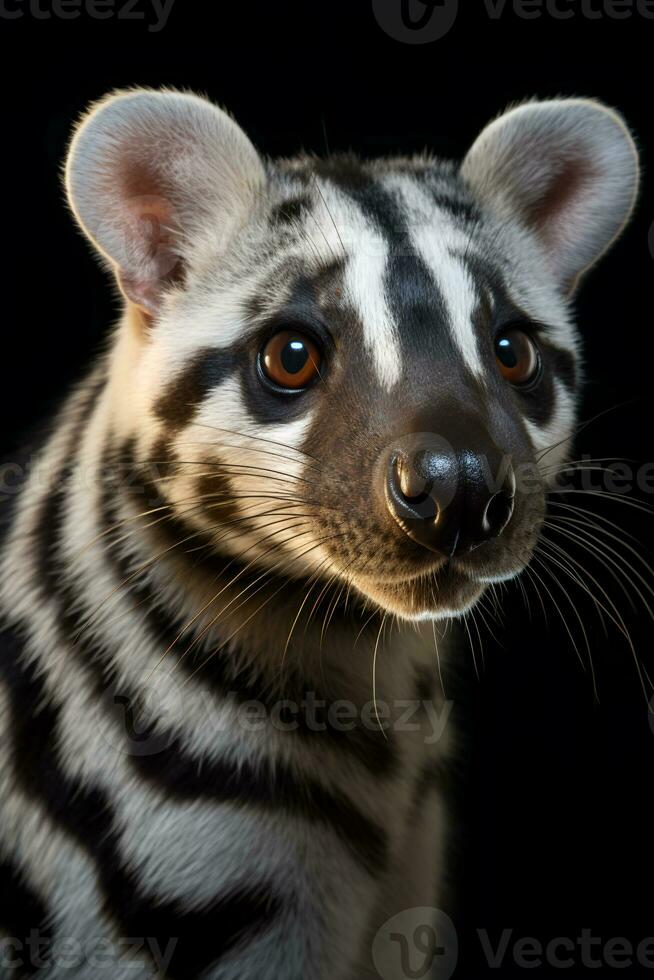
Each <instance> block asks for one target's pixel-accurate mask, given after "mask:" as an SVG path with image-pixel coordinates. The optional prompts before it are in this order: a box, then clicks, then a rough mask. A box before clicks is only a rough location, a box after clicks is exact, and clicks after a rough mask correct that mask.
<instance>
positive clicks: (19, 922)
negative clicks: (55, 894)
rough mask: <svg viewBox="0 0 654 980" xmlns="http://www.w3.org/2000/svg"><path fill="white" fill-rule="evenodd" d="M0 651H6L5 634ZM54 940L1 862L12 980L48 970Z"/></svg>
mask: <svg viewBox="0 0 654 980" xmlns="http://www.w3.org/2000/svg"><path fill="white" fill-rule="evenodd" d="M0 651H3V636H2V635H1V634H0ZM34 932H36V933H38V938H39V940H40V941H41V942H40V945H39V948H38V950H34V951H33V952H32V951H30V948H29V947H28V946H27V943H28V941H29V940H31V939H32V938H33V937H32V934H33V933H34ZM7 940H9V942H8V944H7ZM51 940H52V936H51V931H50V927H49V922H48V912H47V909H46V906H45V903H44V901H43V899H42V898H41V896H40V895H38V894H37V893H36V892H35V891H34V890H33V889H32V888H31V887H30V886H29V885H28V884H27V883H26V881H25V879H24V877H23V875H22V874H21V872H20V871H19V869H18V867H17V866H16V865H15V864H13V862H12V861H10V860H9V859H8V858H4V859H2V860H0V959H3V960H5V961H8V962H11V963H13V964H15V966H14V971H15V972H12V974H11V975H12V977H16V978H19V977H20V978H22V977H31V976H34V974H35V973H37V972H38V970H40V969H41V968H42V967H44V966H45V965H46V964H47V963H48V961H49V959H50V955H51Z"/></svg>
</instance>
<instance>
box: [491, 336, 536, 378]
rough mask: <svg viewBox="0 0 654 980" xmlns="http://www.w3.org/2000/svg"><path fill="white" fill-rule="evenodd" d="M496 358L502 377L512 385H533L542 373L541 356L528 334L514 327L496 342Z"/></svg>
mask: <svg viewBox="0 0 654 980" xmlns="http://www.w3.org/2000/svg"><path fill="white" fill-rule="evenodd" d="M495 357H496V358H497V364H498V367H499V369H500V371H501V372H502V377H503V378H504V379H505V380H506V381H508V382H510V384H512V385H517V386H518V387H523V386H524V385H528V384H531V382H533V381H535V380H536V378H537V377H538V373H539V371H540V354H539V352H538V348H537V347H536V344H535V343H534V341H533V340H532V339H531V337H530V336H528V334H526V333H524V331H522V330H518V329H517V328H515V327H513V328H511V329H510V330H506V331H505V332H504V333H502V334H500V335H499V337H498V338H497V340H496V341H495Z"/></svg>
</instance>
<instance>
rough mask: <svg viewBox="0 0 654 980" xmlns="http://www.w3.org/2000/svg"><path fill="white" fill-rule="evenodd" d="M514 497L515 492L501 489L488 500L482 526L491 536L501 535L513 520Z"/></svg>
mask: <svg viewBox="0 0 654 980" xmlns="http://www.w3.org/2000/svg"><path fill="white" fill-rule="evenodd" d="M513 499H514V498H513V494H512V493H510V492H509V491H508V490H500V492H499V493H496V494H494V495H493V496H492V497H491V499H490V500H489V501H488V504H487V505H486V510H485V511H484V516H483V519H482V527H483V530H484V533H485V534H487V535H488V536H489V537H497V536H498V535H500V534H501V533H502V531H503V530H504V528H505V527H506V525H507V524H508V523H509V521H510V520H511V516H512V514H513Z"/></svg>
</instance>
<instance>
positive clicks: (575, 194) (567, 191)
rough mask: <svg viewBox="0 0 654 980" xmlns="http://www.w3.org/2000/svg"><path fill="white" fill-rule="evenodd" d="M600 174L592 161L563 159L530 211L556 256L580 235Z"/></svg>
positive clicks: (531, 220) (534, 223) (541, 235)
mask: <svg viewBox="0 0 654 980" xmlns="http://www.w3.org/2000/svg"><path fill="white" fill-rule="evenodd" d="M599 177H600V174H599V173H597V172H596V171H595V170H594V169H593V167H592V166H590V165H589V163H588V160H585V159H580V158H577V159H576V160H575V159H572V160H571V159H559V161H558V167H556V169H555V171H554V176H553V178H552V179H550V180H549V182H548V183H547V185H546V186H545V187H544V189H543V193H542V194H541V195H540V196H539V197H537V199H536V200H535V201H534V202H533V203H532V204H531V206H530V208H529V210H528V217H529V223H530V224H531V225H532V226H533V227H534V228H535V229H536V230H537V232H538V233H539V235H540V237H541V238H542V239H544V240H545V242H546V244H547V245H548V248H549V250H550V252H551V254H553V255H555V254H556V253H557V251H558V250H559V249H560V248H562V247H563V246H565V245H567V244H568V243H569V242H570V241H571V240H573V241H574V240H575V238H576V237H577V236H578V233H579V227H578V225H579V224H582V223H583V221H584V211H585V210H588V204H589V195H590V194H592V191H593V187H594V186H597V185H596V182H597V180H598V178H599Z"/></svg>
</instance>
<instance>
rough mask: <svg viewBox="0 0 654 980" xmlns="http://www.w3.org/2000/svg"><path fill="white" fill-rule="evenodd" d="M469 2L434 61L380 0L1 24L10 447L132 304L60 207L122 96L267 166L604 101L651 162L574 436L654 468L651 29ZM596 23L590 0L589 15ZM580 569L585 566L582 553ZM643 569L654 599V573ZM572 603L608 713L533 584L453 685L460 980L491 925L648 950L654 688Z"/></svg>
mask: <svg viewBox="0 0 654 980" xmlns="http://www.w3.org/2000/svg"><path fill="white" fill-rule="evenodd" d="M41 2H42V4H45V3H46V0H41ZM118 2H119V4H120V3H122V0H118ZM141 3H142V5H141V7H140V8H137V9H145V3H146V0H141ZM567 6H570V7H571V8H572V9H576V10H579V5H577V4H574V3H573V4H568V5H567ZM461 7H462V8H465V9H462V10H461V11H460V12H459V16H458V19H457V21H456V23H455V25H454V26H453V28H452V29H451V31H450V32H449V33H448V34H447V35H446V36H445V37H444V38H442V39H440V40H437V41H435V42H434V43H430V44H424V45H420V44H414V45H410V44H406V43H400V42H398V41H397V40H395V39H394V38H392V37H390V36H388V35H387V34H386V33H384V31H383V30H382V29H381V28H380V26H379V25H378V23H377V21H376V20H375V17H374V15H373V12H372V7H371V4H370V2H369V0H357V2H354V0H350V2H348V3H336V2H334V0H331V2H329V3H327V2H323V3H322V4H318V3H315V2H309V0H307V2H306V3H302V4H299V3H298V4H293V3H284V2H281V0H277V2H275V3H272V2H261V3H256V2H250V3H248V2H244V3H238V4H237V3H208V2H199V0H197V2H190V0H177V3H176V6H175V8H174V9H173V12H172V15H171V18H170V21H169V23H168V25H167V26H166V28H165V29H164V30H162V31H161V32H160V33H156V34H155V33H152V32H149V31H148V29H147V24H146V23H144V22H139V21H123V20H107V21H95V20H92V19H90V18H88V17H80V18H79V19H78V20H75V21H61V20H56V19H52V20H49V21H46V20H37V19H36V18H35V17H33V16H25V17H24V18H22V19H20V20H15V21H9V20H3V19H1V18H0V32H1V36H2V54H3V64H4V68H3V75H4V79H3V82H4V84H3V94H4V98H3V103H4V105H5V111H4V113H3V116H4V125H3V144H4V150H5V152H4V163H5V165H6V167H7V173H6V176H5V179H4V181H3V195H4V199H5V202H4V203H5V209H4V210H5V221H4V222H3V233H4V250H5V256H4V262H3V265H2V268H3V269H4V271H5V276H6V277H7V278H6V279H5V291H4V292H5V296H6V298H7V299H8V300H9V303H10V305H9V306H8V310H9V314H8V317H7V319H6V320H4V322H3V335H2V346H1V347H0V357H1V358H2V373H1V376H0V380H1V390H0V398H1V405H0V409H1V414H0V419H2V422H3V425H4V426H5V428H6V433H5V435H4V437H3V446H2V449H3V450H6V451H7V452H10V453H11V452H13V451H14V450H15V449H16V447H17V446H18V445H19V444H20V442H21V440H22V439H23V438H24V432H25V431H26V429H28V428H29V426H30V425H32V424H33V423H35V422H36V421H37V420H38V419H39V418H42V417H43V416H44V415H47V414H49V413H50V412H51V410H52V407H53V406H54V405H56V403H57V401H58V399H60V397H61V396H62V394H63V393H64V392H65V391H66V389H67V387H68V386H69V384H70V382H71V381H72V380H73V379H74V378H75V377H77V376H78V375H79V374H80V372H81V371H82V370H83V368H84V366H85V365H86V364H87V363H88V362H89V360H90V357H91V356H92V354H93V352H94V351H95V350H97V349H98V347H99V346H100V345H101V344H102V343H103V340H104V339H105V338H106V336H107V333H108V330H109V328H110V325H111V323H112V321H113V320H114V319H115V317H116V313H117V310H118V305H117V302H116V300H115V296H114V292H113V290H112V289H111V288H109V286H108V284H107V281H106V278H105V276H104V275H103V274H102V273H101V272H100V270H99V268H98V267H97V266H96V264H95V263H94V261H93V259H92V257H91V255H90V252H89V249H88V247H87V245H86V243H85V242H84V241H83V239H82V237H81V236H80V234H79V233H78V232H77V231H76V230H75V228H74V226H73V223H72V221H71V220H70V218H69V216H68V214H67V212H66V209H65V206H64V203H63V197H62V193H61V190H60V184H59V176H58V174H59V167H60V164H61V161H62V158H63V155H64V152H65V147H66V142H67V138H68V135H69V132H70V127H71V124H72V122H73V120H74V119H75V118H76V117H77V115H78V114H79V113H80V112H81V110H82V109H83V108H84V106H85V105H86V104H87V103H88V102H89V101H91V100H93V99H95V98H98V97H100V96H101V95H103V94H104V93H105V92H106V91H108V90H110V89H112V88H115V87H119V86H125V85H134V84H146V85H161V84H167V85H176V86H182V87H187V88H191V89H194V90H200V91H203V92H206V93H208V94H209V95H210V96H211V97H212V98H214V99H215V100H217V101H219V102H220V103H222V104H224V105H226V106H227V107H228V108H229V109H230V111H231V112H232V113H233V114H234V115H235V116H236V118H237V119H238V120H239V122H240V123H241V124H242V125H243V126H244V128H245V129H246V130H247V131H248V132H249V134H250V135H251V137H252V138H253V140H254V142H255V143H256V144H257V145H258V146H259V147H260V148H261V149H262V150H263V151H264V152H265V153H268V154H271V155H277V154H283V155H286V154H292V153H294V152H296V151H298V150H300V149H301V148H304V149H308V150H313V151H316V152H318V153H321V154H323V153H325V152H326V149H327V148H329V149H330V150H341V149H348V148H354V149H356V150H358V151H360V152H361V153H363V154H367V155H376V154H383V153H387V152H390V151H398V150H401V151H405V152H411V151H419V150H421V149H423V148H424V147H425V146H427V147H429V148H431V149H432V150H434V151H436V152H438V153H440V154H442V155H444V156H455V157H458V156H461V155H462V154H463V153H464V152H465V150H466V148H467V146H468V145H469V144H470V142H471V141H472V140H473V139H474V137H475V135H476V134H477V132H478V131H479V129H480V128H481V127H482V126H483V125H484V124H485V123H486V122H487V121H488V120H489V119H490V118H491V117H492V116H494V115H495V114H496V113H497V112H498V111H499V110H500V109H501V108H503V107H504V106H505V105H506V104H508V103H510V102H512V101H517V100H521V99H523V98H524V97H526V96H532V95H538V96H541V97H543V96H553V95H557V94H566V95H575V94H576V95H592V96H596V97H599V98H601V99H604V100H605V101H607V102H608V103H610V104H611V105H614V106H616V107H618V108H619V109H620V110H621V111H622V112H623V113H624V114H625V116H626V118H627V120H628V122H629V124H630V126H631V127H632V129H633V130H634V132H635V134H636V135H637V138H638V141H639V143H640V146H641V148H642V153H643V163H644V170H645V179H644V188H643V192H642V195H641V199H640V205H639V209H638V213H637V215H636V219H635V221H634V222H633V224H632V225H631V227H630V228H629V230H628V232H627V233H626V235H625V236H624V237H623V239H622V240H621V241H620V242H619V244H618V245H617V246H616V247H615V248H614V250H613V251H612V253H611V255H610V256H609V257H608V259H606V260H605V261H604V262H603V263H602V265H601V266H600V267H599V270H597V271H595V272H593V273H592V274H591V275H590V276H589V277H588V279H587V281H586V282H585V283H584V285H583V288H582V290H581V292H580V295H579V297H578V311H579V322H580V326H581V329H582V331H583V335H584V337H585V342H586V352H587V359H586V367H587V376H588V384H587V387H586V393H585V399H584V404H583V409H582V417H583V418H584V419H591V418H593V417H594V416H595V415H597V413H600V412H606V413H605V414H604V415H602V416H601V417H600V418H598V419H596V420H595V421H594V422H592V423H591V424H590V425H589V426H588V427H587V428H585V429H584V430H583V432H581V433H580V435H579V438H578V443H577V450H578V452H577V455H581V453H590V454H592V455H593V456H597V457H616V458H617V457H628V458H635V459H637V460H642V461H647V460H650V459H652V458H654V457H653V456H652V450H653V448H654V447H653V446H652V442H653V440H652V408H653V406H654V393H653V385H652V364H653V359H654V333H653V331H652V325H651V320H652V314H651V302H650V300H651V284H652V280H653V278H654V257H653V255H652V254H651V251H650V248H649V247H648V233H649V229H650V225H651V224H652V222H653V221H654V177H652V178H651V179H650V171H651V170H652V160H653V159H654V118H653V109H652V105H653V102H654V99H653V98H652V51H653V50H654V20H647V19H644V18H643V17H642V16H639V15H637V14H634V15H633V16H631V17H630V18H628V19H624V20H617V19H613V18H611V17H609V16H608V15H605V16H603V17H600V18H598V19H589V18H588V17H585V16H582V14H581V13H579V14H578V15H577V16H576V17H575V18H573V19H571V20H558V19H555V18H553V17H551V16H547V15H543V16H542V17H540V18H535V19H529V20H527V19H524V18H522V17H519V16H517V15H516V13H515V12H514V11H513V10H512V8H511V4H510V3H507V6H506V9H505V11H504V13H503V15H502V16H501V17H500V18H499V19H492V18H490V17H489V16H488V14H487V13H486V11H485V7H484V4H483V3H482V2H477V0H475V2H474V3H471V2H470V0H467V2H466V3H465V4H463V3H461ZM560 7H561V8H564V7H566V3H565V0H560ZM601 7H602V3H601V0H594V6H593V9H596V10H597V9H601ZM6 308H7V307H6ZM606 410H608V411H606ZM574 499H576V500H577V502H578V503H581V504H583V505H591V506H597V508H598V512H600V513H603V514H605V515H606V516H607V517H609V518H610V519H612V520H615V521H617V522H618V523H619V524H620V525H621V527H624V528H625V529H628V530H629V531H630V532H631V533H634V534H635V535H636V536H637V538H638V540H639V545H638V547H639V549H640V550H641V552H642V553H643V554H645V555H646V556H647V554H648V552H649V549H650V547H651V543H652V541H653V539H654V533H653V532H654V520H653V519H652V517H650V516H649V515H648V514H646V513H644V512H640V511H636V510H635V509H633V508H631V507H629V506H627V505H625V504H621V503H618V502H617V501H615V500H603V501H602V500H597V501H596V503H595V504H594V503H593V499H594V498H589V500H588V504H585V503H584V500H583V498H574ZM644 500H645V502H646V503H648V500H647V496H645V497H644ZM649 502H651V498H650V501H649ZM625 540H627V539H626V538H625ZM615 543H616V542H612V544H615ZM575 554H576V556H577V558H578V559H579V560H581V561H583V562H584V564H588V561H587V558H588V556H587V555H586V554H585V553H584V552H583V551H581V552H579V551H577V552H575ZM589 567H591V566H590V565H589ZM592 567H593V575H594V576H595V577H596V578H597V583H598V585H601V586H602V587H604V588H605V589H606V590H607V592H608V593H609V595H610V596H611V598H612V599H613V600H614V601H615V602H616V605H617V606H618V607H619V609H620V610H621V612H623V614H624V616H625V619H626V622H627V625H628V628H629V631H630V633H631V635H632V638H633V642H634V646H635V649H636V652H637V656H638V658H639V659H640V661H641V662H642V664H643V665H644V666H645V668H646V669H649V671H650V674H652V675H653V676H654V664H653V663H652V659H653V658H652V654H651V641H652V632H653V631H652V623H651V621H650V620H649V618H648V616H647V613H646V611H645V609H644V606H643V605H642V603H640V602H639V600H636V607H637V608H636V609H635V610H630V607H629V602H628V600H627V598H626V596H625V595H624V593H622V592H621V590H620V588H619V586H618V585H617V583H616V582H615V581H614V580H613V579H612V578H611V577H610V576H609V575H608V574H607V573H606V572H603V571H602V570H601V568H600V567H599V566H598V565H597V564H596V563H595V564H594V565H593V566H592ZM645 577H646V579H647V581H648V582H649V583H650V584H651V581H652V579H653V578H654V576H651V575H649V576H648V575H647V573H645ZM557 578H559V579H562V576H561V575H559V574H558V573H557ZM586 581H587V585H588V587H589V588H590V589H591V590H593V591H595V592H596V593H597V588H596V586H595V585H594V584H593V582H592V581H590V580H589V579H586ZM550 586H551V589H552V593H553V595H554V596H555V597H556V598H557V601H558V602H559V604H560V605H561V608H562V610H563V611H564V614H565V616H566V618H567V619H568V620H569V623H570V628H571V630H572V632H573V634H574V635H575V638H576V639H577V642H578V644H579V647H580V651H581V654H582V657H583V658H584V659H586V660H587V659H588V655H587V652H586V650H585V648H584V645H583V640H582V637H581V634H580V629H579V626H578V624H576V622H575V617H574V614H573V612H572V607H571V606H570V604H569V602H568V600H567V599H566V598H565V596H564V594H563V591H562V590H561V585H556V584H555V583H554V582H553V581H551V580H550ZM565 591H566V592H568V593H569V595H570V599H572V601H573V602H574V603H575V605H577V606H578V608H579V610H580V614H581V617H582V619H583V620H584V622H585V623H586V628H587V630H588V633H589V637H590V644H591V648H592V656H593V661H594V666H595V671H596V675H597V685H598V689H599V701H598V699H597V698H596V697H595V695H594V693H593V683H592V680H591V676H590V672H589V671H584V670H582V668H581V666H580V664H579V661H578V659H577V657H576V655H575V652H574V649H573V646H572V643H571V641H570V639H569V638H568V635H567V632H566V629H565V627H564V626H563V625H562V624H561V622H560V620H559V617H558V614H557V611H556V609H555V606H554V602H553V601H552V599H551V598H550V597H548V596H545V605H546V607H547V623H546V622H545V620H544V617H543V615H542V613H541V612H540V611H539V608H538V602H537V600H535V598H534V594H533V592H532V594H531V598H532V622H531V623H530V621H529V617H528V615H527V611H526V609H525V607H524V603H523V602H522V600H521V597H520V594H519V591H518V590H517V589H512V590H510V592H509V594H508V595H507V596H506V599H505V604H506V606H505V622H504V624H503V625H499V624H495V625H494V632H495V636H496V640H495V639H493V637H492V636H490V634H489V633H488V632H487V631H486V630H485V628H484V626H483V624H482V623H481V621H480V623H479V625H480V629H481V633H482V641H483V647H484V658H483V661H484V662H483V666H482V664H481V659H482V658H481V655H480V652H479V650H478V651H477V660H478V662H479V666H480V679H479V680H477V678H476V676H475V671H474V668H473V665H472V657H471V656H468V657H467V658H466V660H465V662H464V663H462V664H461V665H459V670H458V673H459V680H458V681H452V684H453V690H454V691H455V700H456V704H455V715H456V717H457V720H458V722H459V724H460V725H461V726H462V727H463V728H464V729H465V731H466V732H467V733H468V736H469V737H468V739H467V740H466V745H467V748H466V749H465V751H464V753H463V756H462V760H461V765H460V766H459V769H460V770H461V773H462V775H460V776H459V777H458V778H457V779H456V780H455V789H454V797H455V799H456V801H457V803H456V807H455V814H456V817H455V822H456V824H457V826H458V827H459V829H460V831H461V832H460V833H459V834H458V843H457V845H456V847H455V848H454V850H453V866H452V876H453V878H454V880H455V881H456V882H457V885H458V888H457V892H456V897H455V899H454V901H453V903H452V904H451V905H450V906H449V910H450V912H451V914H452V915H453V916H454V917H455V920H456V925H457V928H458V930H459V937H460V942H461V965H460V970H459V973H458V974H457V975H460V976H463V975H467V976H472V977H478V976H484V975H486V968H485V967H484V963H483V956H482V954H481V952H480V944H479V940H478V938H477V934H476V930H477V929H479V928H484V929H488V930H489V931H490V934H491V938H492V941H493V942H494V943H495V944H496V943H497V941H498V940H499V934H500V932H501V930H503V929H512V930H513V939H514V940H515V939H519V938H523V937H528V936H533V937H535V938H537V939H538V940H539V941H541V942H547V941H548V940H549V939H550V938H552V937H557V936H565V937H570V938H572V939H575V938H576V937H577V936H579V935H580V932H581V930H582V929H583V928H589V929H592V930H593V934H594V935H595V936H598V937H602V939H603V940H604V941H607V940H610V939H612V938H617V937H627V938H629V939H630V940H631V941H632V942H634V943H638V942H639V941H640V940H642V939H643V938H644V937H647V936H654V916H653V915H652V892H653V889H654V857H653V856H652V846H651V838H652V835H651V825H652V813H653V811H652V792H651V790H652V777H653V775H654V773H653V767H652V759H653V758H654V732H653V731H652V730H651V729H650V725H649V721H648V712H647V697H648V695H647V696H646V695H645V694H644V693H643V690H642V688H641V685H640V682H639V679H638V673H637V670H636V667H635V665H634V658H633V654H632V653H631V651H630V649H629V645H628V643H627V642H626V640H625V639H624V637H622V636H621V635H620V633H619V631H618V630H617V629H615V628H614V627H612V626H610V625H609V628H608V636H607V637H606V636H604V634H603V632H602V629H601V628H600V625H599V621H598V617H597V614H596V613H595V612H594V611H593V607H592V605H591V603H590V602H589V601H585V600H584V595H583V592H582V590H581V589H580V588H576V589H575V588H573V587H572V586H571V585H570V584H568V585H566V586H565ZM597 594H599V593H597ZM602 601H605V600H602ZM473 635H474V636H475V640H476V633H475V632H474V630H473ZM476 642H477V646H479V643H478V641H476ZM448 693H449V692H448ZM463 774H464V775H463ZM597 949H598V948H597V947H595V955H598V954H597ZM532 972H534V973H535V975H537V976H543V975H546V976H549V975H552V976H558V975H559V973H560V971H559V970H555V969H549V970H548V969H547V968H542V969H536V970H534V971H532ZM565 972H566V971H564V973H565ZM588 972H589V968H587V967H584V966H583V965H581V964H579V965H577V966H576V967H575V968H572V969H569V970H567V974H568V975H569V976H575V977H576V976H585V975H586V974H587V973H588ZM626 972H627V973H631V974H632V975H635V974H636V973H640V972H641V971H639V970H637V969H636V968H635V967H634V968H632V969H630V970H627V971H626ZM642 972H643V975H649V974H650V973H651V971H644V970H643V971H642ZM524 973H525V970H524V969H520V968H518V967H517V966H512V965H511V953H510V952H509V953H508V954H507V960H506V962H505V964H504V966H503V967H502V969H501V970H500V975H501V976H509V975H511V976H513V975H515V976H521V975H523V974H524Z"/></svg>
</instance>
